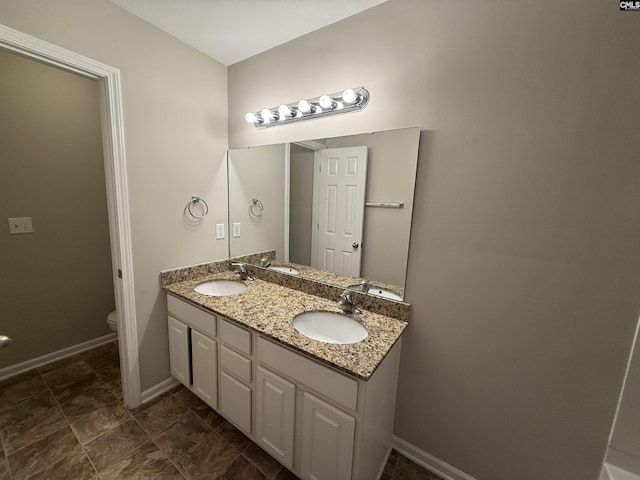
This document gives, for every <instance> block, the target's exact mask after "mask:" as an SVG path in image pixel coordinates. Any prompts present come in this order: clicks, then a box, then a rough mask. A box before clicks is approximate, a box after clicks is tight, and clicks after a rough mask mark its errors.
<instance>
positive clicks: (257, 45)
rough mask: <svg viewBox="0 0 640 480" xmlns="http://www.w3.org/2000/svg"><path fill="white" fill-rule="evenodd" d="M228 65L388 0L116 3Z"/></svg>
mask: <svg viewBox="0 0 640 480" xmlns="http://www.w3.org/2000/svg"><path fill="white" fill-rule="evenodd" d="M111 1H112V2H113V3H115V4H117V5H119V6H121V7H122V8H124V9H126V10H128V11H129V12H131V13H132V14H134V15H136V16H138V17H140V18H142V19H143V20H145V21H147V22H149V23H151V24H152V25H155V26H156V27H158V28H160V29H162V30H164V31H165V32H167V33H169V34H170V35H172V36H174V37H176V38H178V39H180V40H182V41H183V42H185V43H187V44H188V45H191V46H192V47H194V48H196V49H198V50H200V51H201V52H203V53H205V54H206V55H208V56H210V57H211V58H213V59H215V60H217V61H219V62H220V63H222V64H224V65H232V64H234V63H237V62H239V61H241V60H244V59H245V58H249V57H252V56H253V55H256V54H258V53H260V52H264V51H265V50H269V49H270V48H273V47H275V46H277V45H280V44H282V43H285V42H288V41H289V40H293V39H294V38H297V37H300V36H302V35H305V34H307V33H309V32H313V31H314V30H318V29H319V28H322V27H324V26H327V25H329V24H332V23H335V22H337V21H339V20H342V19H344V18H347V17H350V16H351V15H355V14H356V13H359V12H362V11H363V10H367V9H368V8H371V7H373V6H375V5H378V4H380V3H384V2H385V1H387V0H111Z"/></svg>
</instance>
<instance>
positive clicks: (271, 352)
mask: <svg viewBox="0 0 640 480" xmlns="http://www.w3.org/2000/svg"><path fill="white" fill-rule="evenodd" d="M256 350H257V352H256V362H257V387H256V388H257V394H256V439H255V440H256V442H257V443H258V444H259V445H261V446H262V447H263V448H264V449H265V450H266V451H267V452H269V453H270V454H271V455H272V456H273V457H275V458H276V459H278V460H279V461H280V462H281V463H282V464H283V465H285V466H286V467H288V468H289V469H290V470H291V471H292V472H294V473H295V474H296V475H298V476H299V477H300V478H302V479H303V480H372V479H377V478H379V477H380V474H381V473H382V470H383V468H384V465H385V463H386V458H387V456H388V454H389V451H390V449H391V437H392V431H393V417H394V411H395V392H396V384H397V378H398V366H399V359H400V344H399V342H398V343H397V344H396V345H395V346H394V347H393V348H392V349H391V351H389V353H388V354H387V356H386V358H385V360H384V361H383V362H382V363H381V364H380V366H379V367H378V369H377V370H376V372H375V373H374V374H373V376H372V377H371V378H370V379H369V380H368V381H366V382H365V381H363V380H357V379H355V378H353V377H350V376H348V375H346V374H344V373H341V372H338V371H337V370H334V369H332V368H330V367H327V366H325V365H323V364H320V363H318V362H316V361H314V360H311V359H310V358H309V357H307V356H305V355H303V354H300V353H298V352H296V351H293V350H291V349H290V348H287V347H285V346H283V345H281V344H278V343H276V342H274V341H271V340H268V339H266V338H265V337H262V336H259V335H258V336H257V339H256ZM292 460H293V463H291V461H292Z"/></svg>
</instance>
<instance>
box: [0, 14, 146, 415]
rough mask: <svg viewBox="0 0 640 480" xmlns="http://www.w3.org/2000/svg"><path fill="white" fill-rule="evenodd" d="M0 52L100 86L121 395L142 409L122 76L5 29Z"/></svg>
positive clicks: (0, 29) (1, 33)
mask: <svg viewBox="0 0 640 480" xmlns="http://www.w3.org/2000/svg"><path fill="white" fill-rule="evenodd" d="M0 48H5V49H7V50H10V51H12V52H16V53H18V54H20V55H23V56H25V57H28V58H33V59H35V60H37V61H40V62H42V63H45V64H47V65H53V66H55V67H58V68H61V69H63V70H67V71H70V72H74V73H77V74H80V75H83V76H85V77H88V78H92V79H94V80H97V81H98V82H99V83H100V87H101V88H100V114H101V126H102V143H103V155H104V168H105V180H106V190H107V211H108V217H109V236H110V240H111V263H112V269H113V283H114V293H115V301H116V310H117V311H118V317H119V324H118V336H119V345H120V369H121V378H122V394H123V400H124V403H125V404H126V405H127V406H128V407H130V408H133V407H137V406H138V405H140V401H141V391H140V364H139V361H138V331H137V322H136V302H135V291H134V285H135V284H134V279H133V253H132V251H133V249H132V245H131V225H130V215H129V195H128V181H127V165H126V156H125V147H124V123H123V115H122V92H121V88H120V71H119V70H118V69H117V68H113V67H110V66H109V65H105V64H103V63H100V62H97V61H95V60H93V59H91V58H88V57H85V56H83V55H79V54H77V53H75V52H72V51H70V50H67V49H64V48H62V47H58V46H57V45H54V44H52V43H49V42H45V41H44V40H40V39H39V38H36V37H32V36H31V35H27V34H25V33H22V32H20V31H18V30H14V29H12V28H10V27H7V26H6V25H2V24H0Z"/></svg>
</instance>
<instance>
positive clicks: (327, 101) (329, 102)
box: [318, 95, 335, 110]
mask: <svg viewBox="0 0 640 480" xmlns="http://www.w3.org/2000/svg"><path fill="white" fill-rule="evenodd" d="M318 103H319V104H320V106H321V107H322V108H324V109H325V110H330V109H332V108H333V107H334V106H335V102H334V101H333V99H332V98H331V97H330V96H329V95H322V96H321V97H320V100H319V101H318Z"/></svg>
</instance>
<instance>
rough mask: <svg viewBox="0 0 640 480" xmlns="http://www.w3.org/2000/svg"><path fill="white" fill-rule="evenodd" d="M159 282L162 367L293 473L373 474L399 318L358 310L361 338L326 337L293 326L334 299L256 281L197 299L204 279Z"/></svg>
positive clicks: (389, 425)
mask: <svg viewBox="0 0 640 480" xmlns="http://www.w3.org/2000/svg"><path fill="white" fill-rule="evenodd" d="M211 279H234V277H233V275H232V274H231V273H229V272H220V273H213V274H211V273H210V274H208V275H206V276H205V277H202V276H199V277H197V278H189V279H187V280H184V278H180V279H179V280H180V281H176V282H174V283H166V282H164V281H163V286H164V288H165V290H166V291H167V309H168V326H169V343H170V359H171V374H172V375H173V376H174V377H175V378H176V379H178V380H179V381H180V382H181V383H182V384H183V385H184V386H185V387H187V388H189V389H190V390H191V391H193V393H195V394H196V395H198V397H200V398H201V399H202V400H203V401H204V402H206V403H207V404H208V405H209V406H211V408H213V409H214V410H216V411H217V412H219V413H220V414H221V415H222V416H224V417H225V418H226V419H227V420H229V421H230V422H231V423H233V424H234V425H235V426H236V427H237V428H238V429H240V430H241V431H242V432H244V433H245V434H246V435H247V436H248V437H249V438H251V439H252V440H253V441H255V442H256V443H257V444H258V445H260V446H261V447H262V448H263V449H264V450H265V451H266V452H268V453H269V454H270V455H271V456H273V457H274V458H275V459H276V460H278V461H279V462H280V463H281V464H282V465H284V466H285V467H287V468H288V469H289V470H291V471H292V472H293V473H295V474H296V475H297V476H298V477H300V478H303V479H316V480H372V479H376V478H379V476H380V474H381V472H382V469H383V468H384V464H385V462H386V458H387V456H388V454H389V451H390V448H391V436H392V429H393V418H394V408H395V392H396V384H397V373H398V365H399V357H400V336H401V334H402V332H403V330H404V328H405V327H406V322H405V321H403V320H399V319H395V318H391V317H388V316H385V315H381V314H378V313H372V312H370V311H363V313H362V314H361V315H358V316H357V317H358V321H359V322H361V323H362V325H363V326H364V327H365V328H366V329H367V332H368V335H367V337H366V338H365V339H364V340H362V341H360V342H357V343H353V344H329V343H324V342H319V341H316V340H311V339H310V338H308V337H306V336H304V335H302V334H301V333H299V332H297V331H296V330H295V329H294V328H293V326H292V321H293V319H294V318H295V317H296V316H297V315H298V314H300V313H303V312H307V311H315V310H321V311H329V312H331V311H334V312H340V310H339V309H338V308H337V303H336V302H335V301H332V300H328V299H326V298H322V297H320V296H316V295H311V294H308V293H304V292H302V291H297V290H293V289H291V288H286V287H284V286H281V285H276V284H273V283H270V282H265V281H262V280H260V279H256V280H254V281H248V282H243V283H244V284H245V285H247V288H246V290H245V291H244V292H242V293H240V294H237V295H229V296H207V295H202V294H200V293H197V292H196V291H195V287H196V286H197V285H199V284H200V283H202V282H204V281H205V280H211Z"/></svg>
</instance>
